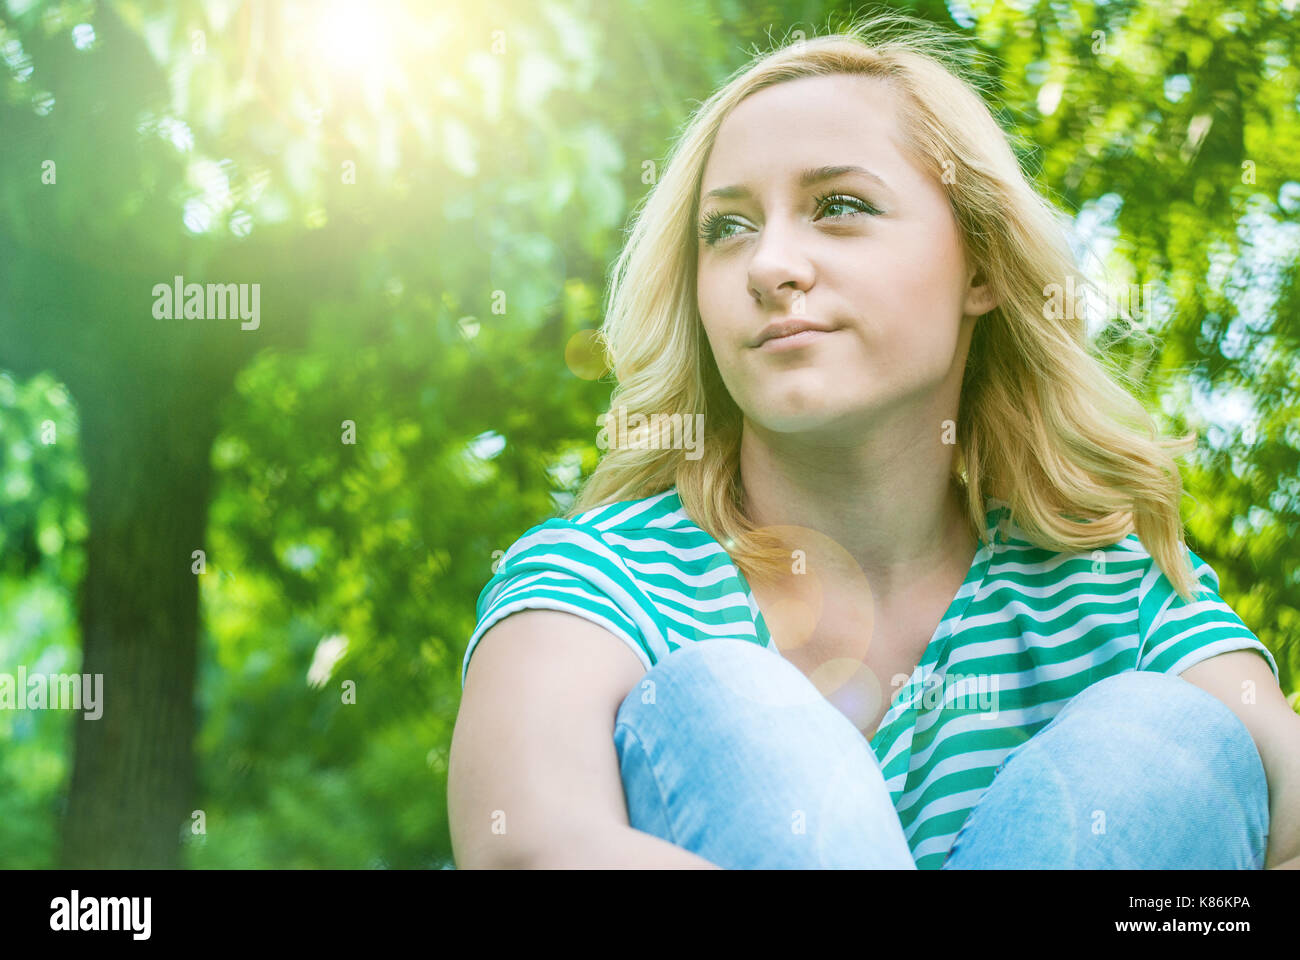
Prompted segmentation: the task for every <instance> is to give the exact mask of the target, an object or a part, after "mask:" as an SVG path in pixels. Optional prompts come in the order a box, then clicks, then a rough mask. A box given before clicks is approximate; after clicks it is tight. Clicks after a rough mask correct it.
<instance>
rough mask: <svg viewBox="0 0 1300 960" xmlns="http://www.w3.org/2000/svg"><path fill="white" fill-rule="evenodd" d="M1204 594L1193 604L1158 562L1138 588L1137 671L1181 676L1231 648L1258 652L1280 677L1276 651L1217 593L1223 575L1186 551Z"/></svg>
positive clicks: (1201, 592) (1197, 597)
mask: <svg viewBox="0 0 1300 960" xmlns="http://www.w3.org/2000/svg"><path fill="white" fill-rule="evenodd" d="M1187 553H1188V557H1189V559H1190V560H1191V562H1192V570H1193V572H1194V573H1195V574H1196V577H1197V580H1198V583H1199V587H1200V592H1199V593H1198V594H1197V595H1196V597H1195V598H1194V599H1193V600H1192V601H1191V602H1190V603H1189V602H1188V601H1186V600H1184V599H1183V598H1182V597H1180V596H1179V595H1178V594H1177V593H1176V592H1175V590H1174V586H1173V584H1172V583H1171V582H1170V580H1169V578H1168V577H1167V576H1165V574H1164V572H1163V571H1161V569H1160V568H1159V566H1158V565H1157V564H1156V563H1155V561H1152V562H1151V565H1150V568H1149V569H1148V570H1147V572H1146V575H1145V576H1144V577H1143V578H1142V585H1141V588H1140V589H1139V592H1138V624H1139V633H1140V645H1139V647H1138V662H1137V668H1138V669H1139V670H1153V671H1156V672H1159V673H1172V674H1175V675H1176V674H1180V673H1182V672H1183V671H1184V670H1186V669H1187V668H1188V667H1191V666H1193V665H1195V664H1197V663H1200V662H1201V661H1202V660H1206V659H1209V658H1210V657H1214V656H1218V655H1219V654H1221V653H1228V652H1230V651H1232V650H1257V651H1258V652H1259V653H1260V655H1261V656H1263V657H1264V659H1265V660H1267V661H1268V666H1269V669H1270V670H1272V671H1273V676H1274V677H1277V676H1278V671H1277V663H1276V662H1275V661H1274V659H1273V654H1272V653H1270V652H1269V650H1268V648H1267V647H1265V646H1264V644H1263V643H1261V642H1260V640H1259V638H1258V637H1256V636H1255V634H1254V633H1253V632H1252V631H1251V630H1250V628H1249V627H1247V626H1246V624H1245V623H1243V622H1242V620H1241V618H1240V617H1238V616H1237V614H1236V613H1235V612H1234V611H1233V609H1232V608H1231V607H1229V606H1228V604H1227V603H1226V602H1225V601H1224V599H1223V598H1222V597H1221V596H1219V576H1218V574H1217V573H1215V572H1214V569H1213V568H1212V567H1211V566H1210V565H1209V564H1208V563H1206V562H1205V561H1204V560H1202V559H1201V558H1200V557H1198V556H1197V555H1196V554H1195V553H1193V552H1192V551H1190V550H1189V551H1188V552H1187Z"/></svg>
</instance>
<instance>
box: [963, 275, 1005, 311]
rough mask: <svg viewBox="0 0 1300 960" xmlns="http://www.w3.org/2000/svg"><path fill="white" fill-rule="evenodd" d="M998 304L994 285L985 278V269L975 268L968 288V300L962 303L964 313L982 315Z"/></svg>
mask: <svg viewBox="0 0 1300 960" xmlns="http://www.w3.org/2000/svg"><path fill="white" fill-rule="evenodd" d="M997 305H998V299H997V297H996V296H995V295H994V293H993V287H992V286H991V285H990V284H989V283H988V281H987V280H986V279H985V278H984V271H982V270H980V269H978V268H977V269H975V270H972V271H971V277H970V280H969V281H968V285H967V288H966V301H965V303H963V304H962V313H963V314H965V315H966V316H968V317H982V316H984V314H986V313H988V312H989V311H990V310H992V309H993V308H994V307H996V306H997Z"/></svg>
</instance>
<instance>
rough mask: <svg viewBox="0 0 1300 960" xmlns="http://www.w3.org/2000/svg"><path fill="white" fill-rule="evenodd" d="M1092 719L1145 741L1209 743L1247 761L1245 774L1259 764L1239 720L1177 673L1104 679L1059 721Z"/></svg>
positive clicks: (1073, 703) (1135, 672)
mask: <svg viewBox="0 0 1300 960" xmlns="http://www.w3.org/2000/svg"><path fill="white" fill-rule="evenodd" d="M1091 718H1106V719H1111V720H1116V719H1119V720H1123V721H1125V726H1126V728H1127V729H1129V730H1131V731H1132V732H1133V734H1134V736H1138V737H1141V738H1142V739H1144V740H1145V741H1147V742H1151V741H1152V740H1153V739H1155V738H1161V739H1163V738H1168V739H1170V740H1176V741H1177V742H1178V743H1180V744H1183V745H1187V744H1189V743H1192V742H1197V743H1200V744H1203V745H1206V744H1208V745H1211V746H1213V747H1215V748H1216V752H1218V751H1220V750H1221V751H1222V752H1223V753H1224V754H1225V755H1226V756H1227V757H1228V758H1231V759H1238V760H1241V761H1243V762H1244V764H1245V766H1246V768H1247V769H1251V770H1253V768H1254V767H1255V766H1259V765H1260V764H1261V761H1260V758H1259V752H1258V750H1257V749H1256V747H1255V742H1254V739H1253V737H1252V736H1251V734H1250V731H1249V730H1247V729H1246V725H1245V724H1244V723H1243V722H1242V720H1241V718H1240V717H1239V716H1237V714H1236V713H1235V712H1234V711H1233V710H1232V709H1231V708H1230V707H1228V706H1227V704H1225V703H1224V702H1223V701H1222V700H1220V699H1219V698H1218V697H1216V696H1215V695H1214V694H1212V693H1210V692H1208V691H1206V690H1203V689H1201V688H1200V687H1198V686H1197V685H1196V684H1194V683H1191V682H1189V681H1187V680H1184V679H1183V678H1182V677H1179V676H1177V675H1175V674H1169V673H1159V672H1156V671H1152V670H1129V671H1125V672H1124V673H1117V674H1114V675H1112V676H1109V677H1106V678H1104V679H1102V680H1099V681H1097V682H1096V683H1094V684H1092V685H1091V686H1089V687H1087V688H1085V689H1084V690H1083V691H1082V692H1080V693H1079V694H1077V695H1076V696H1075V697H1074V698H1073V699H1072V700H1071V701H1070V702H1069V703H1068V704H1067V705H1066V706H1065V708H1064V709H1062V711H1061V713H1060V714H1059V715H1058V718H1057V719H1058V721H1059V722H1060V723H1062V724H1065V723H1070V722H1072V721H1074V722H1087V720H1088V719H1091ZM1260 772H1261V773H1262V770H1261V771H1260Z"/></svg>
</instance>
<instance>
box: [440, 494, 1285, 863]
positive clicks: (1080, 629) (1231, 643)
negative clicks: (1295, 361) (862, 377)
mask: <svg viewBox="0 0 1300 960" xmlns="http://www.w3.org/2000/svg"><path fill="white" fill-rule="evenodd" d="M985 521H986V527H985V530H986V533H987V534H988V536H987V537H986V538H985V541H984V542H981V544H980V546H979V549H978V551H977V552H976V554H975V557H974V559H973V560H972V562H971V567H970V570H969V571H968V573H967V575H966V580H965V582H964V583H963V584H962V585H961V587H960V588H959V589H958V591H957V594H956V596H955V597H954V598H953V601H952V603H951V604H950V605H949V607H948V610H947V612H946V613H945V614H944V616H943V620H942V621H941V622H940V624H939V626H938V628H937V629H936V630H935V632H934V636H933V637H932V638H931V640H930V643H929V645H928V646H927V647H926V649H925V653H924V654H923V655H922V657H921V661H920V663H919V664H917V667H916V669H915V670H914V671H913V673H912V675H911V677H910V678H909V679H908V680H907V682H905V683H903V684H902V685H901V686H900V687H899V690H898V692H897V693H896V694H894V696H893V699H892V701H891V705H890V708H889V710H888V711H887V712H886V713H885V715H884V717H883V718H882V719H881V721H880V725H879V727H878V728H877V730H876V733H875V736H874V737H872V739H871V741H870V743H871V748H872V750H873V751H874V752H875V755H876V757H877V759H878V760H879V762H880V767H881V770H882V771H883V772H884V776H885V783H886V785H887V786H888V787H889V791H890V794H891V796H892V799H893V802H894V808H895V809H896V810H897V811H898V816H899V819H900V821H901V822H902V825H903V831H904V834H905V835H906V836H907V840H908V844H909V846H910V848H911V850H912V855H913V857H914V858H915V859H916V864H917V866H918V867H919V868H920V869H923V870H924V869H938V868H939V866H940V865H941V864H942V863H943V860H944V857H945V856H946V855H947V853H948V849H949V848H950V847H951V846H952V841H953V838H954V837H955V836H956V835H957V832H958V831H959V830H960V829H961V826H962V824H963V823H964V822H965V820H966V817H967V816H968V815H969V813H970V811H971V809H972V808H973V807H974V806H975V804H976V802H977V801H978V800H979V799H980V797H981V796H982V795H983V793H984V791H985V790H986V789H987V788H988V786H989V784H991V783H992V782H993V775H994V772H995V771H996V770H997V768H998V766H999V764H1001V762H1002V760H1003V759H1004V758H1005V757H1006V755H1007V754H1008V753H1009V752H1010V751H1011V750H1013V749H1014V748H1015V747H1016V746H1018V745H1019V744H1020V743H1022V742H1024V741H1025V740H1027V739H1028V738H1029V737H1031V736H1033V734H1034V733H1036V732H1037V731H1038V730H1040V729H1042V728H1043V727H1044V726H1046V725H1047V723H1049V722H1050V721H1051V720H1052V718H1053V717H1054V716H1056V714H1057V713H1058V712H1059V711H1060V709H1061V708H1062V707H1064V706H1065V704H1066V703H1067V702H1068V701H1069V700H1070V698H1071V697H1073V696H1074V695H1075V694H1077V693H1079V692H1080V691H1081V690H1083V689H1084V688H1085V687H1087V686H1089V685H1091V684H1093V683H1095V682H1096V681H1098V680H1101V679H1103V678H1105V677H1108V676H1111V675H1112V674H1116V673H1122V672H1124V671H1126V670H1134V669H1137V670H1156V671H1160V672H1164V673H1172V674H1178V673H1181V672H1182V671H1183V670H1186V669H1187V668H1188V667H1190V666H1192V665H1193V664H1195V663H1199V662H1200V661H1202V660H1204V659H1206V658H1207V657H1211V656H1214V655H1216V654H1220V653H1226V652H1228V651H1230V650H1241V649H1252V650H1258V651H1259V652H1260V654H1262V655H1263V656H1264V658H1265V659H1266V660H1267V661H1268V664H1269V667H1270V669H1271V670H1272V671H1273V674H1274V676H1277V664H1276V663H1275V662H1274V660H1273V656H1272V654H1271V653H1270V652H1269V651H1268V650H1267V649H1266V648H1265V647H1264V645H1263V644H1262V643H1260V641H1259V639H1258V638H1257V637H1256V636H1255V635H1254V634H1253V633H1252V632H1251V631H1250V629H1249V628H1248V627H1247V626H1246V625H1245V624H1244V623H1243V622H1242V621H1241V619H1240V618H1239V617H1238V616H1237V615H1236V614H1235V613H1234V612H1233V611H1232V609H1231V608H1230V607H1229V606H1228V605H1227V604H1226V603H1225V602H1224V601H1223V599H1222V598H1221V597H1220V596H1219V595H1218V592H1217V591H1218V586H1219V581H1218V576H1217V575H1216V574H1215V572H1214V571H1213V570H1212V569H1211V568H1210V566H1209V565H1208V564H1206V563H1205V561H1203V560H1201V558H1200V557H1198V556H1196V554H1195V553H1192V554H1191V558H1192V564H1193V567H1194V568H1195V570H1196V573H1197V575H1198V577H1199V579H1200V585H1201V588H1202V590H1201V593H1200V594H1199V596H1198V598H1197V599H1196V600H1195V601H1194V602H1192V603H1187V602H1186V601H1184V600H1183V599H1182V598H1181V597H1179V596H1178V595H1177V594H1176V593H1175V592H1174V589H1173V585H1172V584H1171V583H1170V582H1169V580H1168V578H1167V577H1166V576H1165V575H1164V574H1163V573H1162V572H1161V571H1160V569H1159V567H1158V566H1156V564H1155V563H1154V562H1153V560H1152V559H1151V556H1150V555H1149V554H1148V553H1147V551H1146V550H1145V548H1144V547H1143V546H1142V543H1141V541H1140V540H1139V539H1138V538H1137V536H1136V534H1130V535H1129V536H1127V537H1125V538H1124V539H1123V540H1121V541H1120V542H1118V543H1115V544H1113V545H1111V546H1108V547H1104V548H1101V549H1098V550H1093V551H1089V552H1086V553H1077V554H1076V553H1056V552H1052V551H1049V550H1044V549H1042V548H1039V547H1036V546H1034V545H1033V544H1031V543H1029V542H1028V540H1027V539H1026V538H1025V537H1024V536H1023V531H1021V530H1020V529H1019V527H1017V526H1016V525H1015V524H1014V523H1013V522H1012V521H1011V519H1010V516H1009V513H1008V511H1007V509H1006V504H1004V503H1002V502H1000V501H997V500H989V501H988V510H987V512H986V515H985ZM526 608H545V609H551V610H563V611H566V612H569V613H573V614H576V615H577V616H580V617H583V618H584V619H586V620H590V621H592V622H594V623H597V624H599V625H600V626H602V627H604V628H605V629H607V630H609V631H610V632H611V633H613V634H614V635H615V636H617V637H619V638H620V639H622V640H623V642H624V643H626V644H627V645H628V646H629V647H630V648H631V649H632V651H633V652H634V653H635V654H636V655H637V656H638V657H639V658H640V660H641V662H642V664H644V665H645V667H646V669H647V670H649V669H650V668H651V667H652V666H653V665H654V664H656V663H658V662H659V661H660V660H661V659H663V658H664V657H666V656H668V655H669V654H670V653H671V652H672V651H674V650H676V649H677V648H678V647H680V646H681V645H682V644H685V643H692V642H695V641H699V640H707V639H710V638H712V637H740V638H743V639H745V640H750V641H753V642H754V643H758V644H761V645H763V646H765V647H768V648H770V649H772V650H773V651H774V652H777V655H779V651H777V648H776V645H775V643H774V642H773V639H772V636H771V634H770V633H769V632H768V629H767V625H766V623H764V621H763V617H762V613H761V612H760V610H759V609H758V606H757V604H756V603H755V601H754V597H753V594H752V593H751V592H750V589H749V585H748V584H747V583H746V581H745V578H744V576H743V575H742V574H741V573H740V571H739V570H738V569H737V567H736V566H735V565H734V564H733V563H732V561H731V558H730V557H729V556H728V555H727V553H726V551H725V550H724V549H723V547H722V545H721V544H719V543H718V542H717V541H716V540H714V539H713V537H711V536H710V535H709V534H708V533H706V532H705V531H704V530H702V529H700V528H699V527H698V526H696V525H695V523H693V522H692V521H691V520H690V518H689V517H687V516H686V513H685V511H684V510H683V508H682V503H681V500H680V498H679V497H678V496H677V490H676V488H675V487H673V488H670V489H668V490H666V491H664V492H663V493H659V494H656V495H655V496H651V497H646V498H644V499H641V500H630V501H623V502H620V503H615V504H609V505H606V506H603V507H598V508H596V509H593V510H589V511H587V512H586V513H583V514H581V515H580V516H578V517H576V518H574V519H573V520H566V519H563V518H558V517H557V518H554V519H551V520H547V521H546V522H545V523H542V524H539V525H538V526H535V527H533V528H532V529H531V530H529V531H528V532H527V533H525V534H524V535H523V536H522V537H520V538H519V539H518V540H517V541H515V543H514V544H513V545H512V546H511V547H510V549H509V550H507V551H506V553H505V555H504V556H503V557H502V559H501V562H500V563H499V565H498V567H497V570H496V573H495V575H494V576H493V577H492V579H491V580H489V581H488V583H487V585H486V586H485V587H484V588H483V591H482V593H481V594H480V595H479V598H478V606H477V615H478V624H477V626H476V627H475V629H474V632H473V634H472V635H471V636H470V639H469V644H468V647H467V649H466V650H465V659H464V663H463V664H462V669H461V685H462V687H463V686H464V683H465V677H466V675H467V673H468V670H469V661H470V657H471V655H472V654H473V652H474V647H475V645H476V644H477V643H478V640H479V638H480V637H481V636H482V635H483V633H484V632H485V631H486V630H487V629H488V628H489V627H491V626H492V625H493V624H494V623H496V622H497V621H498V620H500V619H501V618H502V617H504V616H507V615H508V614H511V613H514V612H516V611H518V610H523V609H526ZM963 678H964V679H963ZM886 679H887V680H888V679H889V678H886Z"/></svg>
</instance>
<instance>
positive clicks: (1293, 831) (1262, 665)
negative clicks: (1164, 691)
mask: <svg viewBox="0 0 1300 960" xmlns="http://www.w3.org/2000/svg"><path fill="white" fill-rule="evenodd" d="M1179 676H1181V677H1182V678H1183V679H1184V680H1187V681H1189V682H1191V683H1194V684H1196V685H1197V686H1198V687H1200V688H1201V689H1202V690H1205V691H1207V692H1209V693H1212V694H1214V695H1215V696H1216V697H1218V698H1219V699H1220V700H1222V701H1223V702H1224V704H1226V705H1227V707H1228V708H1229V709H1230V710H1232V712H1233V713H1235V714H1236V715H1237V716H1238V717H1240V718H1241V722H1242V723H1243V724H1245V726H1246V729H1247V730H1249V731H1250V735H1251V737H1253V738H1254V740H1255V746H1256V747H1257V748H1258V749H1259V756H1260V759H1261V760H1263V761H1264V773H1265V774H1266V776H1267V778H1268V807H1269V811H1268V815H1269V829H1268V853H1267V855H1266V857H1265V860H1264V868H1265V869H1266V870H1274V869H1282V870H1296V869H1300V714H1297V713H1296V712H1295V711H1294V710H1292V709H1291V705H1290V704H1289V703H1287V702H1286V697H1285V696H1283V695H1282V690H1281V688H1280V687H1278V685H1277V680H1275V679H1274V677H1273V671H1272V670H1270V669H1269V666H1268V663H1267V661H1266V660H1265V659H1264V658H1263V657H1262V656H1261V655H1260V654H1259V653H1258V652H1257V651H1254V650H1233V651H1232V652H1230V653H1221V654H1218V655H1217V656H1213V657H1210V658H1209V659H1206V660H1202V661H1201V662H1200V663H1198V664H1196V665H1194V666H1191V667H1188V668H1187V669H1186V670H1184V671H1183V672H1182V673H1181V674H1179ZM1248 692H1249V693H1251V694H1253V696H1251V697H1247V696H1246V694H1247V693H1248ZM1251 700H1253V702H1248V701H1251Z"/></svg>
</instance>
